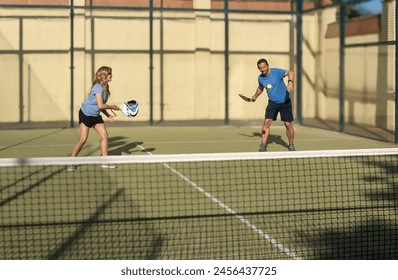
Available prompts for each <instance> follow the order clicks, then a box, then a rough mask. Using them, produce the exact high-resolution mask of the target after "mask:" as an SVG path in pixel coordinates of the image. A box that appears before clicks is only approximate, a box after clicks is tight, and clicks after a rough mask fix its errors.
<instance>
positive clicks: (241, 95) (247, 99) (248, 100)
mask: <svg viewBox="0 0 398 280" xmlns="http://www.w3.org/2000/svg"><path fill="white" fill-rule="evenodd" d="M238 95H239V97H240V98H242V99H243V100H244V101H246V102H252V99H251V98H250V97H247V96H246V95H243V94H241V93H239V94H238Z"/></svg>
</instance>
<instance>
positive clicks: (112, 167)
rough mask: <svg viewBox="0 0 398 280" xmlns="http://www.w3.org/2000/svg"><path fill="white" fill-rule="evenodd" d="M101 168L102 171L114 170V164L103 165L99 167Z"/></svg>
mask: <svg viewBox="0 0 398 280" xmlns="http://www.w3.org/2000/svg"><path fill="white" fill-rule="evenodd" d="M101 167H102V168H104V169H115V168H116V164H113V163H104V164H102V165H101Z"/></svg>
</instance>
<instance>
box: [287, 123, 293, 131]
mask: <svg viewBox="0 0 398 280" xmlns="http://www.w3.org/2000/svg"><path fill="white" fill-rule="evenodd" d="M285 127H286V128H287V129H292V128H293V125H292V123H291V122H285Z"/></svg>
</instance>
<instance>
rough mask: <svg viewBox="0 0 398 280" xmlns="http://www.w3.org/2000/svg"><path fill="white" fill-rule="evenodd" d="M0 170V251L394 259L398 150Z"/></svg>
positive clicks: (49, 161)
mask: <svg viewBox="0 0 398 280" xmlns="http://www.w3.org/2000/svg"><path fill="white" fill-rule="evenodd" d="M104 163H115V164H117V169H103V168H101V165H102V164H104ZM70 164H74V165H76V167H77V168H76V170H75V171H74V172H67V170H66V165H70ZM0 175H1V189H0V191H1V201H0V213H1V214H0V259H135V260H143V259H397V258H398V225H397V223H398V214H397V211H398V149H374V150H342V151H314V152H275V153H233V154H190V155H141V156H110V157H84V158H83V157H82V158H25V159H21V158H19V159H0Z"/></svg>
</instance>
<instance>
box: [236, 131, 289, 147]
mask: <svg viewBox="0 0 398 280" xmlns="http://www.w3.org/2000/svg"><path fill="white" fill-rule="evenodd" d="M239 134H240V135H242V136H246V137H258V138H260V139H261V133H260V132H253V134H252V135H249V134H243V133H239ZM270 144H276V145H280V146H282V147H285V148H288V146H289V145H288V144H287V143H286V142H285V140H283V139H282V136H281V135H275V134H271V135H269V136H268V139H267V145H270Z"/></svg>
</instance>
